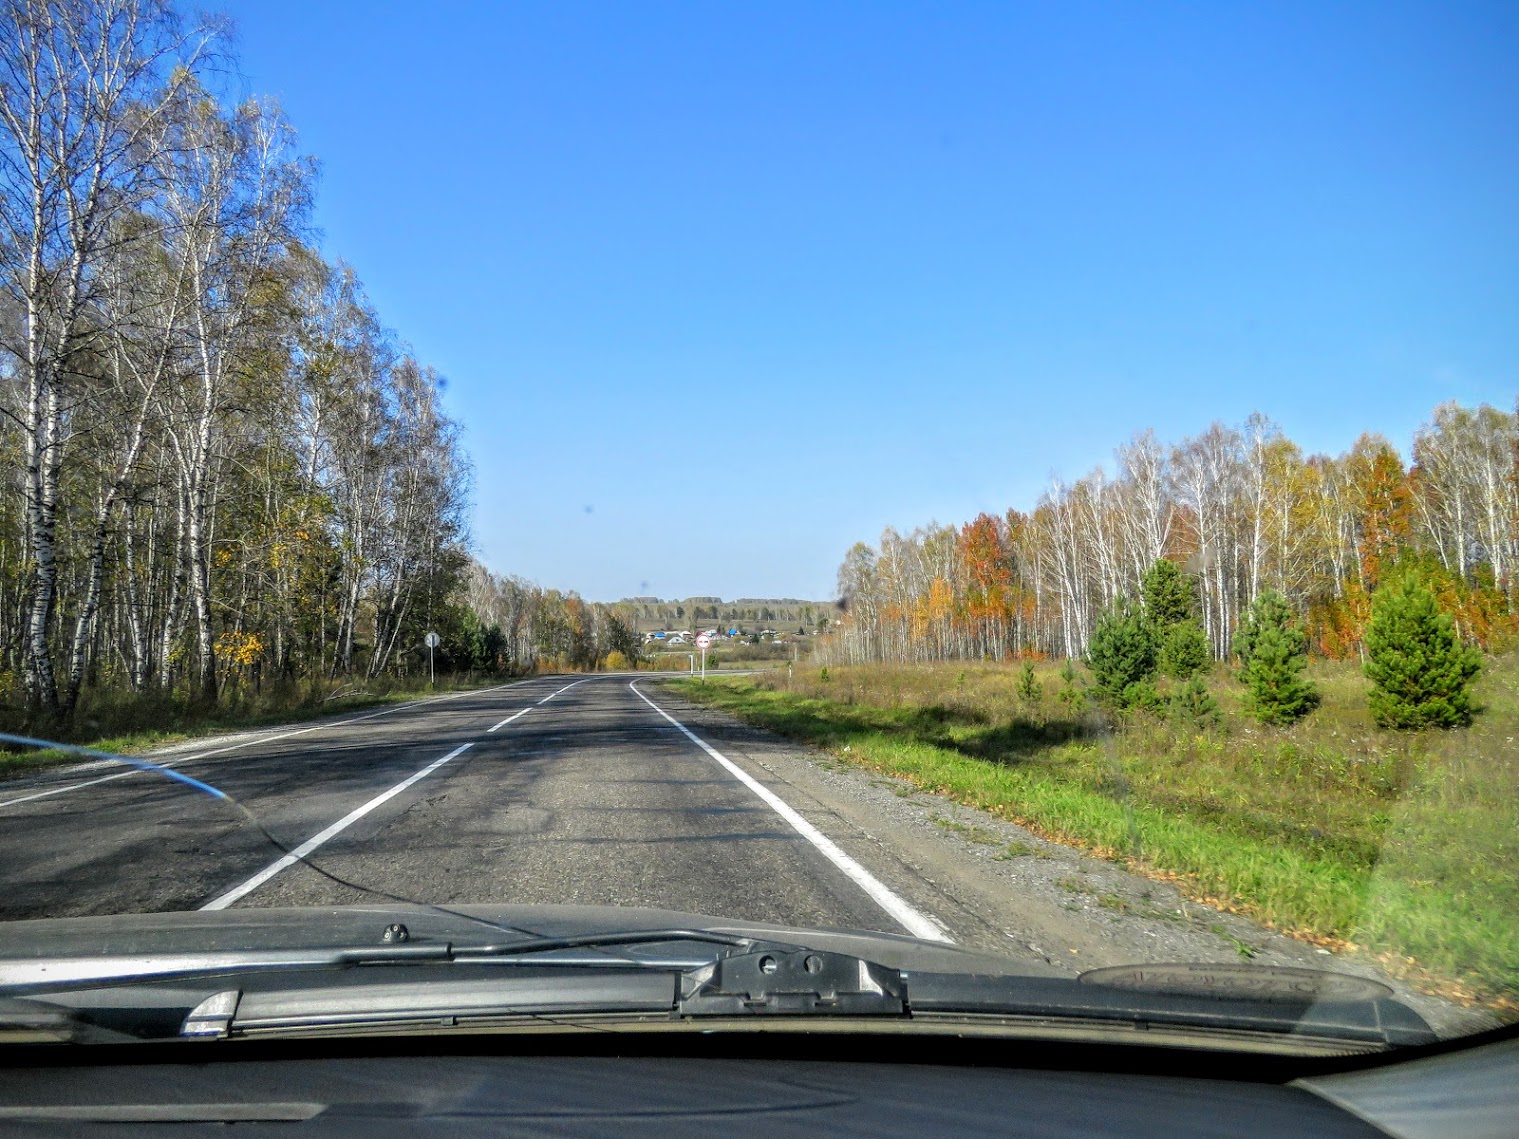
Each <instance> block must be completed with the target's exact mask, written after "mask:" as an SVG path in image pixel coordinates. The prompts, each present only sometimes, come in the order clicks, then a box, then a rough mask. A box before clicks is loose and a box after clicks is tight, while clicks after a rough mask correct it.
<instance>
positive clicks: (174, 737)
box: [0, 677, 506, 780]
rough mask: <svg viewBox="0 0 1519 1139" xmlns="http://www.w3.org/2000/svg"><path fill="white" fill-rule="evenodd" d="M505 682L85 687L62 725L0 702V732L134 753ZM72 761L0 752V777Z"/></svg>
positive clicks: (55, 755)
mask: <svg viewBox="0 0 1519 1139" xmlns="http://www.w3.org/2000/svg"><path fill="white" fill-rule="evenodd" d="M505 682H506V681H505V680H504V679H502V678H491V679H482V680H471V679H468V678H465V677H459V678H447V679H440V680H439V681H438V684H437V686H436V687H434V686H431V685H427V684H421V685H418V684H416V683H415V682H400V681H391V680H377V681H370V682H366V683H363V684H359V685H353V684H345V683H339V682H332V681H316V682H305V683H301V684H281V685H274V684H271V685H266V686H265V688H264V691H263V692H261V693H258V694H256V695H251V696H250V695H241V696H239V695H236V694H233V695H230V696H229V697H227V698H225V699H224V700H223V701H221V702H218V703H214V704H208V703H206V702H204V701H198V700H189V699H186V698H184V697H177V696H168V695H163V694H159V693H143V694H133V693H123V692H111V693H104V692H88V691H87V692H85V693H84V694H83V696H82V698H81V700H80V705H79V708H78V710H77V712H76V714H75V716H74V717H73V718H72V719H71V720H66V721H62V722H57V721H49V720H46V719H42V720H37V719H32V718H28V717H27V716H26V715H24V714H23V712H22V711H21V710H20V709H15V708H6V707H4V706H0V731H5V732H9V733H11V734H13V735H24V736H34V737H37V738H40V739H48V740H55V741H57V742H59V743H69V744H75V745H78V746H80V747H88V748H93V749H95V750H97V751H109V752H117V753H120V754H123V755H133V754H138V753H141V752H145V751H152V750H153V749H155V748H160V747H167V746H168V745H170V744H175V743H181V742H184V741H185V740H190V739H195V738H197V737H200V736H208V735H217V734H219V733H222V732H229V731H237V730H241V729H246V728H258V727H266V726H269V725H275V724H287V723H298V722H301V721H305V720H314V719H320V718H321V717H324V716H336V715H341V714H343V713H345V712H353V711H358V710H361V709H364V708H373V707H379V706H382V705H385V704H398V703H402V702H404V701H406V700H416V699H420V698H423V697H426V696H432V695H437V694H442V693H446V692H451V691H458V690H463V689H470V688H479V687H489V686H491V685H495V684H502V683H505ZM78 761H79V757H78V756H77V755H74V754H71V753H69V752H65V751H59V750H47V751H41V750H36V749H32V750H10V749H7V750H0V780H3V779H11V778H16V777H18V776H21V775H25V774H27V773H28V772H31V771H35V770H37V769H39V768H43V767H49V766H55V765H57V764H60V763H77V762H78Z"/></svg>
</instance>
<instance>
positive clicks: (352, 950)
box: [0, 929, 798, 992]
mask: <svg viewBox="0 0 1519 1139" xmlns="http://www.w3.org/2000/svg"><path fill="white" fill-rule="evenodd" d="M670 942H685V943H696V944H705V945H715V946H721V947H727V948H732V949H739V950H744V951H750V950H754V949H757V948H769V949H777V950H792V949H796V948H798V947H797V946H793V945H787V944H783V943H779V942H770V941H763V940H760V939H757V938H752V937H744V936H742V935H740V934H729V933H720V932H714V931H710V930H703V929H638V930H612V931H606V932H601V933H590V934H573V935H569V936H565V937H533V938H523V939H521V940H517V941H508V942H502V943H500V944H492V945H455V944H454V943H452V942H382V943H380V944H377V945H356V946H339V947H332V948H319V949H249V950H226V951H218V952H210V953H155V954H130V955H112V956H90V957H72V956H70V957H33V958H9V959H0V992H4V991H10V992H18V991H34V990H41V989H49V988H57V987H59V986H68V985H80V984H92V983H104V982H119V983H129V982H132V981H153V980H160V979H164V978H169V977H196V976H207V975H212V974H224V973H225V974H235V973H238V972H244V971H246V972H266V971H273V970H282V969H321V968H333V967H346V966H356V965H417V964H426V963H429V962H450V961H458V962H487V961H499V962H508V961H511V960H513V959H515V958H520V957H536V956H538V955H540V954H547V953H553V952H556V951H561V952H562V951H564V950H570V949H592V950H610V949H616V948H618V947H628V948H632V947H637V946H643V945H660V944H666V943H670ZM537 963H540V964H553V965H566V966H589V965H599V966H608V967H616V966H622V967H625V968H669V967H670V963H669V962H659V961H650V960H645V959H640V958H637V957H633V956H626V955H619V954H614V953H598V954H597V955H596V956H595V957H592V958H576V959H574V960H572V961H564V960H562V959H560V960H555V959H553V958H547V959H542V960H540V961H539V962H537ZM682 964H689V962H682Z"/></svg>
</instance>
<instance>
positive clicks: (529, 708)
mask: <svg viewBox="0 0 1519 1139" xmlns="http://www.w3.org/2000/svg"><path fill="white" fill-rule="evenodd" d="M591 679H594V678H593V677H589V676H587V677H585V678H584V679H582V680H576V681H574V682H573V683H570V684H566V685H565V686H564V687H563V688H561V689H560V690H559V692H568V691H569V690H570V689H571V688H574V687H575V685H576V684H584V683H585V682H586V681H587V680H591ZM559 692H550V693H549V694H548V695H547V696H545V697H544V698H543V699H542V700H540V701H538V703H537V704H529V705H528V706H527V707H526V708H523V709H521V710H520V711H517V712H513V713H512V714H511V715H510V716H508V717H507V718H506V719H504V720H502V721H501V722H500V723H499V724H492V725H491V726H490V727H488V728H486V729H485V732H486V734H487V735H489V734H490V733H491V732H494V731H496V730H497V729H498V728H504V727H506V725H508V724H510V723H511V722H512V721H513V720H515V719H516V718H517V717H518V716H526V715H527V714H528V713H529V712H531V711H532V710H533V709H534V708H536V707H538V706H539V705H541V704H547V703H548V702H549V701H550V700H552V699H553V698H554V697H555V696H558V695H559Z"/></svg>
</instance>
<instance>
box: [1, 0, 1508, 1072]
mask: <svg viewBox="0 0 1519 1139" xmlns="http://www.w3.org/2000/svg"><path fill="white" fill-rule="evenodd" d="M1516 46H1519V24H1516V23H1515V21H1514V20H1513V19H1512V18H1511V16H1510V14H1509V13H1508V12H1507V10H1506V9H1504V8H1503V7H1502V6H1491V5H1485V4H1476V3H1473V4H1468V5H1460V6H1425V7H1415V8H1402V9H1398V10H1396V11H1391V10H1380V9H1379V10H1375V11H1373V10H1370V9H1356V8H1344V9H1336V10H1334V11H1325V10H1322V9H1321V8H1320V6H1317V5H1311V4H1289V5H1286V6H1280V7H1277V8H1273V9H1272V10H1270V11H1262V12H1254V11H1248V10H1244V9H1238V8H1228V9H1205V10H1199V9H1188V8H1176V7H1169V6H1160V7H1156V6H1152V5H1116V6H1112V7H1106V8H1097V9H1090V10H1088V9H1075V8H1071V7H1069V6H1067V5H1062V4H1049V5H1045V4H1030V5H1023V6H1016V7H1013V6H1007V7H999V6H991V7H986V8H975V7H967V8H956V9H942V8H940V7H939V6H935V5H930V4H909V5H906V6H895V7H892V8H891V9H889V10H887V9H879V10H868V9H829V10H821V11H820V10H818V9H817V8H816V7H814V6H806V5H790V6H780V7H771V8H767V9H765V10H764V11H763V12H739V11H735V10H732V9H729V8H726V7H724V6H721V5H696V6H694V7H680V8H670V9H664V8H661V9H656V10H650V9H647V8H646V7H644V6H631V7H629V6H620V5H601V6H596V5H592V6H560V5H542V6H528V7H526V8H516V7H514V8H511V9H498V8H496V7H494V6H490V5H484V6H477V7H474V8H465V9H451V10H449V11H448V12H446V13H442V14H437V15H433V16H428V17H427V18H425V19H422V18H420V17H419V14H418V11H417V10H416V9H415V8H413V7H412V6H410V5H401V4H378V5H377V4H362V5H360V4H336V5H309V4H308V5H300V4H293V3H284V2H280V3H272V4H270V3H256V4H255V3H245V2H241V0H236V2H232V3H229V4H228V5H227V11H226V12H225V13H222V14H215V13H213V14H210V15H207V14H204V13H200V12H198V11H192V9H191V8H190V7H188V6H183V5H174V4H168V3H160V2H158V0H102V2H100V3H95V4H77V5H76V4H59V3H54V2H51V0H14V2H7V3H3V4H0V285H3V289H0V413H3V414H0V471H3V474H4V477H5V485H6V488H7V489H6V493H5V494H4V495H0V734H3V736H4V739H3V741H0V1038H5V1039H9V1037H7V1036H6V1033H8V1032H20V1031H22V1030H23V1029H24V1030H25V1031H26V1032H32V1031H43V1032H44V1035H45V1034H46V1033H47V1032H53V1031H54V1029H57V1031H56V1032H55V1035H58V1036H61V1037H68V1038H84V1037H86V1036H89V1035H90V1033H98V1032H99V1031H103V1029H102V1027H101V1025H102V1024H103V1023H104V1022H103V1021H100V1020H99V1018H98V1017H97V1018H96V1020H95V1021H92V1022H91V1023H90V1025H89V1026H86V1027H87V1028H88V1031H86V1027H81V1023H82V1022H79V1021H78V1019H77V1016H76V1013H77V1010H78V1008H81V1007H84V1005H83V1004H81V1002H84V1001H85V998H84V997H81V996H79V995H78V994H77V993H75V990H76V989H78V988H79V987H80V986H84V987H87V988H88V987H92V986H93V987H94V988H95V989H97V990H98V991H97V992H96V994H95V996H93V997H90V998H89V1000H90V1001H93V1002H94V1006H101V1007H104V1006H105V1005H107V1004H110V1002H111V1001H112V1000H114V999H116V998H111V997H110V996H109V991H112V990H111V986H115V985H123V984H148V985H151V984H158V983H161V982H163V980H164V978H166V977H170V976H173V977H178V978H180V979H181V981H183V983H185V984H189V985H190V988H188V989H185V988H181V989H179V990H175V991H176V992H178V993H180V996H179V997H176V998H174V999H175V1000H182V1001H184V1002H188V1003H187V1005H186V1007H185V1008H179V1007H178V1005H174V1012H173V1015H170V1014H169V1013H161V1014H158V1015H157V1019H155V1020H153V1021H152V1023H151V1025H148V1026H147V1027H143V1026H141V1025H136V1024H129V1023H127V1022H126V1021H123V1020H119V1019H118V1020H117V1021H112V1022H111V1023H110V1025H109V1026H108V1027H109V1028H110V1031H112V1032H118V1033H124V1034H125V1035H127V1036H142V1035H163V1034H165V1033H167V1034H168V1035H174V1034H176V1033H179V1034H181V1035H192V1036H193V1035H206V1036H224V1035H228V1034H236V1032H238V1031H245V1032H254V1031H277V1030H280V1031H283V1030H287V1029H290V1028H291V1027H292V1026H295V1027H298V1028H299V1029H300V1030H302V1031H306V1030H311V1031H317V1030H320V1029H322V1028H323V1027H324V1026H325V1027H330V1026H331V1025H333V1024H335V1023H339V1022H343V1021H344V1019H345V1018H349V1017H367V1018H369V1019H370V1020H373V1021H374V1023H377V1024H383V1025H386V1026H389V1027H390V1029H394V1030H398V1031H399V1030H404V1027H398V1026H404V1025H405V1024H408V1023H410V1022H411V1020H414V1019H416V1018H418V1017H422V1016H424V1015H425V1016H428V1017H432V1018H433V1021H435V1022H436V1021H437V1019H438V1018H439V1017H440V1016H443V1015H450V1016H476V1017H497V1018H498V1019H499V1018H503V1017H505V1018H506V1019H508V1020H509V1015H508V1014H509V1013H511V1012H512V1010H516V1011H517V1012H521V1011H522V1010H528V1012H527V1013H525V1014H524V1015H532V1016H534V1017H541V1016H546V1015H550V1013H553V1015H558V1013H557V1012H554V1010H559V1012H562V1011H563V1010H564V1009H567V1008H572V1009H574V1010H577V1013H579V1012H587V1011H595V1012H599V1013H604V1014H606V1015H607V1016H608V1017H615V1016H626V1017H630V1018H636V1017H647V1016H650V1015H653V1012H651V1010H656V1011H659V1012H660V1015H668V1016H671V1017H675V1018H676V1019H680V1018H687V1019H692V1020H695V1019H700V1018H702V1017H719V1016H720V1017H739V1016H747V1015H755V1014H760V1013H762V1014H764V1015H776V1016H781V1015H789V1016H794V1017H797V1018H800V1019H801V1021H802V1022H805V1020H806V1018H807V1017H819V1016H824V1015H844V1016H854V1017H897V1018H902V1017H909V1016H910V1017H912V1018H913V1019H914V1023H915V1024H921V1025H922V1026H923V1030H924V1031H929V1030H931V1029H932V1025H933V1020H934V1017H935V1016H936V1015H941V1014H942V1015H944V1016H948V1015H950V1014H954V1015H955V1016H959V1017H961V1019H962V1020H964V1018H965V1017H966V1016H968V1015H974V1016H976V1017H981V1018H985V1024H986V1031H987V1032H998V1031H1014V1030H1018V1031H1035V1029H1034V1028H1032V1027H1030V1026H1031V1025H1035V1024H1036V1023H1037V1025H1038V1026H1042V1027H1039V1028H1038V1029H1037V1031H1041V1032H1045V1031H1052V1029H1051V1028H1050V1027H1049V1026H1051V1025H1058V1024H1059V1023H1060V1020H1061V1018H1062V1017H1065V1018H1068V1019H1069V1020H1070V1021H1071V1022H1073V1023H1074V1022H1075V1021H1076V1020H1083V1022H1102V1023H1108V1022H1112V1023H1115V1024H1116V1023H1117V1022H1119V1021H1124V1022H1125V1023H1129V1022H1135V1023H1137V1022H1140V1021H1143V1022H1145V1023H1146V1024H1155V1025H1169V1026H1170V1028H1168V1029H1167V1031H1174V1032H1175V1033H1176V1035H1175V1036H1174V1037H1167V1038H1166V1039H1167V1042H1169V1043H1176V1042H1182V1043H1188V1042H1193V1041H1196V1040H1202V1039H1207V1040H1209V1041H1212V1042H1213V1043H1215V1044H1217V1043H1218V1042H1219V1041H1233V1042H1235V1043H1240V1044H1241V1045H1242V1046H1243V1044H1245V1043H1249V1042H1250V1041H1251V1040H1255V1039H1256V1037H1260V1036H1271V1035H1273V1034H1275V1035H1278V1036H1289V1037H1295V1038H1296V1039H1297V1041H1298V1043H1297V1044H1294V1045H1293V1046H1301V1047H1304V1048H1311V1047H1318V1046H1319V1045H1318V1044H1317V1043H1315V1041H1316V1040H1318V1039H1319V1038H1325V1039H1329V1040H1332V1041H1339V1042H1341V1044H1345V1042H1353V1043H1355V1046H1357V1047H1360V1046H1362V1045H1365V1046H1367V1047H1373V1046H1375V1047H1401V1046H1404V1045H1408V1044H1416V1043H1422V1042H1426V1041H1427V1040H1429V1039H1430V1038H1431V1037H1430V1033H1433V1034H1434V1036H1438V1037H1445V1038H1455V1037H1460V1036H1463V1035H1466V1034H1471V1033H1475V1032H1479V1031H1482V1030H1485V1029H1489V1028H1493V1027H1495V1026H1499V1025H1503V1024H1506V1023H1509V1022H1511V1021H1513V1020H1515V1019H1519V980H1516V978H1519V844H1516V838H1515V836H1516V835H1519V747H1516V742H1515V741H1516V738H1519V651H1516V650H1519V385H1516V384H1515V382H1514V379H1515V376H1516V375H1519V339H1516V328H1519V326H1516V325H1515V322H1514V321H1513V319H1512V314H1513V313H1514V311H1515V310H1516V303H1519V242H1516V240H1515V237H1516V234H1515V221H1516V217H1519V215H1516V214H1515V211H1514V209H1513V202H1514V201H1515V200H1516V195H1519V166H1516V155H1519V145H1516V144H1519V138H1516V137H1515V131H1516V126H1515V124H1516V121H1519V120H1516V119H1515V117H1514V116H1513V115H1512V113H1511V111H1512V108H1513V107H1514V105H1515V97H1516V95H1519V90H1516V88H1519V68H1515V67H1514V66H1513V64H1514V61H1515V58H1516V56H1515V48H1516ZM880 935H884V936H880ZM371 962H385V963H388V964H392V965H397V966H400V967H404V968H406V969H414V970H415V976H413V975H411V974H410V973H408V974H406V976H405V978H404V983H403V981H402V980H398V979H397V978H398V977H400V976H401V974H399V973H397V974H386V975H385V976H386V977H389V978H390V979H389V980H384V979H383V978H378V975H376V976H377V979H376V980H375V981H374V988H373V990H372V991H369V995H368V996H367V997H365V998H363V999H360V998H359V997H355V996H354V989H355V987H357V988H358V989H363V984H362V983H361V981H362V978H364V977H368V976H370V974H368V973H365V972H364V970H363V969H356V970H354V971H353V976H355V977H358V978H360V980H352V981H344V982H343V984H342V985H338V984H337V983H336V982H332V981H330V979H329V980H324V979H323V975H324V974H323V971H324V970H330V969H335V968H339V967H342V968H349V967H352V966H356V965H358V966H362V965H365V964H368V963H371ZM598 969H599V970H601V971H602V972H608V971H610V973H617V971H618V970H621V971H622V973H626V974H629V976H622V975H621V974H618V975H617V976H616V977H611V976H610V973H609V974H608V976H603V975H602V972H598ZM292 970H293V971H296V972H299V973H301V975H302V976H303V977H305V978H306V979H305V981H303V982H302V984H304V985H305V986H306V989H305V990H303V991H304V993H305V995H304V996H303V997H302V998H301V999H300V1001H297V1000H296V998H295V997H293V996H291V995H290V994H289V993H287V992H285V991H284V990H282V989H281V988H280V984H281V982H279V981H278V980H277V979H271V978H277V977H278V976H279V975H280V974H281V973H282V972H289V971H292ZM482 970H484V971H486V972H487V973H489V975H491V976H493V977H496V978H497V981H498V983H499V984H500V985H504V986H506V988H495V989H487V990H481V989H480V988H479V982H478V980H476V979H475V978H477V977H478V976H479V975H480V971H482ZM491 970H494V972H490V971H491ZM556 970H557V972H556ZM577 970H578V972H577ZM228 971H231V973H232V974H233V975H236V974H237V973H238V972H239V971H246V972H247V973H248V975H249V976H250V977H251V976H254V975H255V974H256V975H258V976H259V977H262V978H263V979H262V980H258V981H256V982H255V981H249V982H248V983H247V984H246V985H243V986H241V987H238V988H236V991H233V990H232V989H227V991H229V992H233V997H231V998H229V997H227V996H226V992H221V991H217V990H216V987H215V986H212V987H211V988H207V989H205V990H204V991H202V990H201V989H200V988H197V987H196V986H197V985H199V984H200V982H199V981H198V980H196V978H200V977H204V976H210V975H212V974H216V975H225V974H226V973H227V972H228ZM650 971H653V972H661V971H662V973H661V977H655V976H653V975H652V974H651V972H650ZM540 974H542V975H541V976H540ZM635 974H636V976H634V975H635ZM664 974H669V976H665V975H664ZM545 977H557V978H558V980H554V981H552V983H551V981H550V980H545V979H544V978H545ZM184 978H190V980H189V981H184ZM967 978H979V980H978V981H976V983H975V984H974V985H973V984H971V983H970V981H968V980H967ZM382 981H383V983H382ZM556 985H557V986H559V987H557V988H556V987H555V986H556ZM387 986H388V987H387ZM512 986H516V987H515V988H513V987H512ZM223 988H224V989H226V986H223ZM255 990H256V991H255ZM508 990H510V993H511V994H514V995H511V996H510V999H508V997H507V996H503V995H502V994H503V993H507V992H508ZM165 991H167V990H165ZM68 993H73V994H74V995H72V996H68V995H67V994H68ZM237 993H242V994H243V995H242V996H241V997H239V996H237ZM103 994H104V995H103ZM185 994H190V996H187V995H185ZM419 994H425V995H419ZM191 996H193V1000H192V999H191ZM365 1001H368V1002H369V1003H367V1004H366V1003H364V1002H365ZM6 1002H10V1003H6ZM60 1002H61V1003H60ZM206 1002H209V1003H206ZM239 1002H241V1003H239ZM292 1002H294V1003H292ZM302 1002H304V1003H302ZM120 1003H121V1004H122V1007H124V1008H125V1007H131V1008H133V1009H138V1010H140V1009H142V1008H145V1007H147V1006H148V1004H149V1003H151V1002H147V1001H146V1000H136V1001H130V1000H126V999H125V998H121V1002H120ZM169 1005H173V1000H170V998H169V997H164V998H162V1000H161V1001H160V1004H159V1005H156V1006H154V1007H168V1006H169ZM191 1005H193V1006H194V1008H193V1009H191V1008H190V1007H189V1006H191ZM65 1006H66V1008H67V1009H69V1010H74V1011H65V1012H60V1011H59V1010H60V1009H64V1008H65ZM94 1006H91V1007H94ZM450 1010H452V1011H451V1012H450ZM503 1010H506V1011H503ZM544 1010H549V1012H545V1011H544ZM39 1017H40V1018H41V1019H38V1018H39ZM50 1017H51V1018H53V1019H51V1020H49V1019H48V1018H50ZM60 1018H61V1019H60ZM408 1018H410V1019H408ZM1019 1018H1022V1019H1019ZM144 1023H146V1022H144ZM493 1023H494V1022H493ZM503 1023H505V1021H503ZM976 1023H977V1024H981V1023H982V1021H981V1020H977V1021H976ZM38 1025H42V1026H43V1027H42V1029H38V1027H37V1026H38ZM48 1025H52V1026H53V1028H48V1027H47V1026H48ZM165 1025H166V1026H167V1027H164V1026H165ZM60 1026H61V1027H60ZM1019 1026H1021V1027H1019ZM804 1027H805V1023H804ZM139 1029H140V1031H139ZM388 1030H389V1029H388ZM1189 1034H1190V1035H1189ZM1274 1046H1275V1045H1274ZM1280 1046H1281V1047H1287V1046H1288V1045H1280ZM1325 1046H1326V1047H1327V1045H1325ZM1346 1046H1349V1045H1346Z"/></svg>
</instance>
